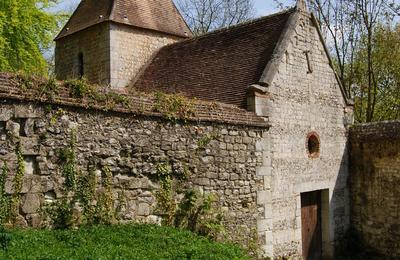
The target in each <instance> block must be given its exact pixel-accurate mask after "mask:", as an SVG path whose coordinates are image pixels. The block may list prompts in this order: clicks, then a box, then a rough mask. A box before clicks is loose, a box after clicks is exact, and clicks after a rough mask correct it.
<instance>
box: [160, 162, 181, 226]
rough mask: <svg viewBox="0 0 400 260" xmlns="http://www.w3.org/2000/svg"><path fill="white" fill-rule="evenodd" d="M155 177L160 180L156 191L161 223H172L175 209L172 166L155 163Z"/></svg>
mask: <svg viewBox="0 0 400 260" xmlns="http://www.w3.org/2000/svg"><path fill="white" fill-rule="evenodd" d="M156 171H157V177H158V178H159V181H160V190H158V191H157V192H156V198H157V203H158V209H159V210H160V211H161V212H160V213H161V215H163V216H164V217H163V224H164V225H172V223H173V219H174V214H175V210H176V203H175V198H174V196H173V189H172V185H173V179H172V166H171V165H170V164H169V163H160V164H157V165H156Z"/></svg>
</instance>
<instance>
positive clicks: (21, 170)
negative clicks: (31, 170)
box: [11, 140, 25, 218]
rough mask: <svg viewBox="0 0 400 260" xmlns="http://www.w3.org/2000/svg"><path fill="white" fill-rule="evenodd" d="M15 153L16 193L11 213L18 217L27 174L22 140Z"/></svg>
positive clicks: (12, 201) (12, 199) (12, 200)
mask: <svg viewBox="0 0 400 260" xmlns="http://www.w3.org/2000/svg"><path fill="white" fill-rule="evenodd" d="M15 154H16V156H17V172H16V173H15V177H14V183H13V188H14V193H13V195H12V198H11V214H12V217H13V218H14V217H16V216H17V215H18V212H19V202H20V199H21V198H20V197H21V190H22V184H23V181H24V174H25V161H24V156H23V155H22V146H21V141H20V140H18V142H17V146H16V148H15Z"/></svg>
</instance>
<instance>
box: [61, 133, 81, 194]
mask: <svg viewBox="0 0 400 260" xmlns="http://www.w3.org/2000/svg"><path fill="white" fill-rule="evenodd" d="M75 146H76V131H75V129H73V130H72V132H71V139H70V141H69V144H68V146H67V147H66V148H64V149H62V150H60V155H59V159H60V162H61V164H62V175H63V177H64V178H65V183H64V184H65V187H66V189H67V191H75V190H76V176H77V169H76V154H75Z"/></svg>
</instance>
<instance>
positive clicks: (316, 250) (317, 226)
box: [301, 191, 322, 260]
mask: <svg viewBox="0 0 400 260" xmlns="http://www.w3.org/2000/svg"><path fill="white" fill-rule="evenodd" d="M301 229H302V232H301V233H302V242H303V258H304V259H305V260H319V259H322V229H321V191H313V192H307V193H302V194H301Z"/></svg>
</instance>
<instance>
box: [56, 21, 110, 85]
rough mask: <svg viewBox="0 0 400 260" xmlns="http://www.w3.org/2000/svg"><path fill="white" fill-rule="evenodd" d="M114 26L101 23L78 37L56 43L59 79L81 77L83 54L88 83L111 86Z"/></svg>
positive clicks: (81, 32)
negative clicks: (81, 58) (111, 50)
mask: <svg viewBox="0 0 400 260" xmlns="http://www.w3.org/2000/svg"><path fill="white" fill-rule="evenodd" d="M109 28H110V24H108V23H101V24H98V25H96V26H93V27H90V28H87V29H86V30H83V31H80V32H78V33H76V34H72V35H69V36H66V37H64V38H61V39H59V40H58V41H57V43H56V50H55V62H56V64H57V66H56V71H55V72H56V75H57V77H58V78H59V79H61V80H65V79H74V78H77V77H79V55H80V54H82V55H83V69H84V74H85V77H86V78H87V80H89V81H90V82H93V83H100V84H105V85H108V84H109V83H110V45H109V44H108V42H109V39H110V33H109Z"/></svg>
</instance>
